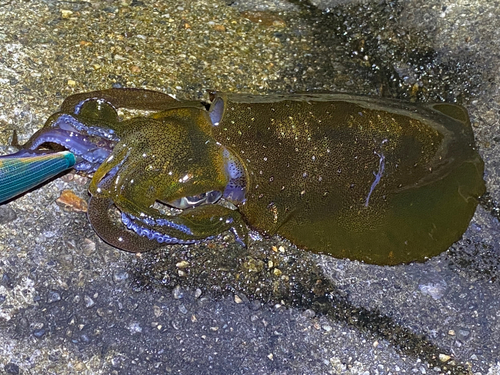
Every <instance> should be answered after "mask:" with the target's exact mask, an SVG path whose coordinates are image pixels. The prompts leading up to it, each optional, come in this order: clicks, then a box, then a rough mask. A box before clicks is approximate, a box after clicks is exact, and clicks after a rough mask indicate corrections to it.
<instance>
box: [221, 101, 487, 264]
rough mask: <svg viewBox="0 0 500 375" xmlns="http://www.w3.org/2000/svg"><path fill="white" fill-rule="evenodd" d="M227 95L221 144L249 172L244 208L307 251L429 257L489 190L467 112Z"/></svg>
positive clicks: (391, 258) (460, 228) (384, 259)
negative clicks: (485, 189)
mask: <svg viewBox="0 0 500 375" xmlns="http://www.w3.org/2000/svg"><path fill="white" fill-rule="evenodd" d="M221 97H222V98H223V99H224V100H225V102H226V105H225V112H224V116H223V119H222V121H221V123H220V125H219V126H217V127H216V128H215V129H214V137H215V138H216V139H217V140H218V141H219V142H220V143H222V144H223V145H225V146H226V147H227V148H229V149H230V150H231V151H233V152H234V153H235V154H237V155H238V156H239V157H240V158H241V160H242V162H243V164H244V165H245V166H246V170H247V173H248V183H249V184H248V192H247V201H246V202H245V203H244V204H242V205H240V206H239V210H240V212H241V213H242V215H243V216H244V218H245V219H246V220H247V222H248V223H249V224H250V225H251V226H252V227H254V228H256V229H257V230H259V231H263V232H266V233H269V234H275V233H277V234H280V235H282V236H283V237H286V238H288V239H290V240H291V241H292V242H293V243H295V244H296V245H297V246H299V247H303V248H305V249H308V250H311V251H315V252H323V253H328V254H331V255H333V256H335V257H348V258H350V259H358V260H363V261H366V262H369V263H376V264H396V263H401V262H409V261H414V260H423V259H425V258H426V257H430V256H433V255H436V254H439V253H440V252H442V251H444V250H445V249H446V248H447V247H448V246H450V245H451V244H452V243H453V242H454V241H456V240H457V239H458V238H460V236H461V235H462V233H463V232H464V231H465V229H466V228H467V226H468V223H469V221H470V219H471V217H472V215H473V213H474V210H475V207H476V204H477V200H476V198H477V197H478V196H479V195H481V194H482V193H483V192H484V182H483V179H482V175H483V162H482V160H481V159H480V157H479V155H478V154H477V152H476V151H475V150H474V148H473V145H474V139H473V134H472V130H471V126H470V123H469V120H468V116H467V112H466V111H465V109H463V108H462V107H460V106H456V105H453V104H438V105H422V106H414V105H411V104H407V103H401V102H396V101H389V100H379V99H372V98H366V97H358V96H350V95H344V94H319V95H296V96H281V97H280V96H274V97H259V96H256V97H252V96H245V95H232V96H227V97H225V96H224V95H221ZM443 112H446V113H448V115H449V116H448V115H444V114H443ZM382 155H383V157H384V158H385V160H384V162H385V170H384V173H383V174H382V177H381V179H380V182H379V183H378V184H377V185H376V186H375V187H374V189H373V192H372V194H371V195H370V198H369V200H368V202H367V196H368V194H369V192H370V188H371V186H372V184H373V182H374V180H375V174H376V173H377V172H378V171H379V166H380V162H381V156H382Z"/></svg>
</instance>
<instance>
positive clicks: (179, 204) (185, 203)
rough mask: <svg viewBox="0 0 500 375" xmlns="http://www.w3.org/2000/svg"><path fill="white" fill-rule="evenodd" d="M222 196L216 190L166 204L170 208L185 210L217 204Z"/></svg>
mask: <svg viewBox="0 0 500 375" xmlns="http://www.w3.org/2000/svg"><path fill="white" fill-rule="evenodd" d="M221 196H222V192H220V191H218V190H210V191H207V192H205V193H201V194H198V195H190V196H187V197H182V198H179V199H176V200H175V201H171V202H168V203H167V204H168V205H169V206H171V207H174V208H178V209H181V210H185V209H187V208H192V207H196V206H199V205H202V204H213V203H215V202H217V201H218V200H219V199H220V197H221Z"/></svg>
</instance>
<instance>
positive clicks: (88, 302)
mask: <svg viewBox="0 0 500 375" xmlns="http://www.w3.org/2000/svg"><path fill="white" fill-rule="evenodd" d="M83 299H84V300H85V307H86V308H87V309H88V308H90V307H92V306H94V304H95V302H94V300H93V299H92V298H90V297H89V296H85V297H83Z"/></svg>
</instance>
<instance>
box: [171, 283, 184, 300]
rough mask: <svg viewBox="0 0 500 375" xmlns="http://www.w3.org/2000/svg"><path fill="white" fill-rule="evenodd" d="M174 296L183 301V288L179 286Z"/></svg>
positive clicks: (174, 291)
mask: <svg viewBox="0 0 500 375" xmlns="http://www.w3.org/2000/svg"><path fill="white" fill-rule="evenodd" d="M172 295H173V296H174V298H175V299H181V298H182V297H184V292H183V291H182V289H181V287H180V286H179V285H177V286H176V287H175V288H174V290H172Z"/></svg>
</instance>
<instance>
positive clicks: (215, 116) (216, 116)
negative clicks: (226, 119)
mask: <svg viewBox="0 0 500 375" xmlns="http://www.w3.org/2000/svg"><path fill="white" fill-rule="evenodd" d="M223 113H224V100H222V99H221V98H217V99H215V101H214V102H213V103H212V105H211V106H210V112H208V115H209V116H210V120H211V121H212V125H213V126H219V123H220V121H221V120H222V115H223Z"/></svg>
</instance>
